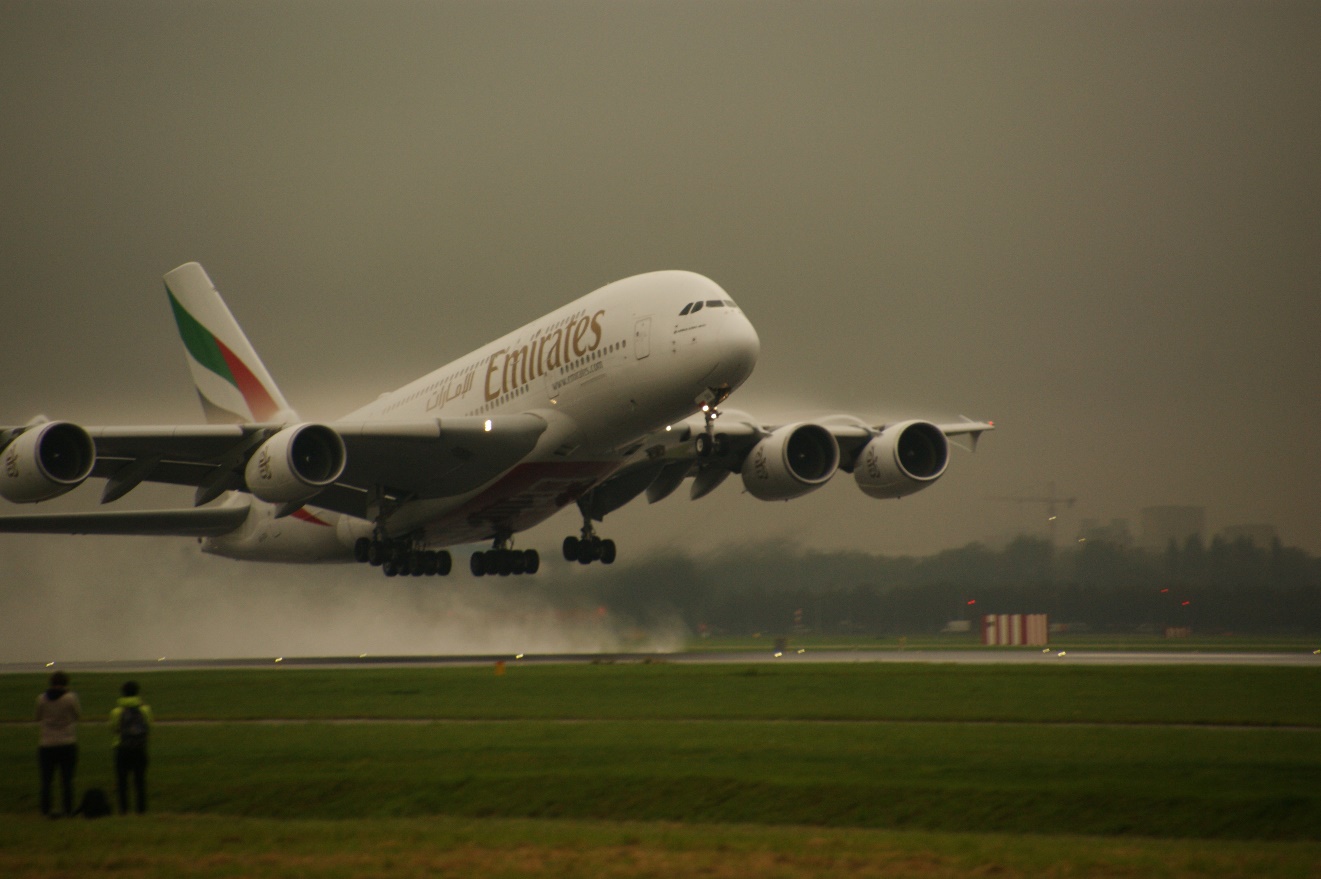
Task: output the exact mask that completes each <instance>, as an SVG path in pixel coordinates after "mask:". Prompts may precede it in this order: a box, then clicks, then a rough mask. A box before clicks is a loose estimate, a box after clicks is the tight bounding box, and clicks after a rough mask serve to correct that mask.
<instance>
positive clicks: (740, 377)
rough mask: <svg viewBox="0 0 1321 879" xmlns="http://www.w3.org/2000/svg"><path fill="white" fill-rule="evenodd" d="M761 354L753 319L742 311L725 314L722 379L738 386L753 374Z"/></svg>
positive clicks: (721, 335) (721, 361) (721, 341)
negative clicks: (749, 318) (748, 317)
mask: <svg viewBox="0 0 1321 879" xmlns="http://www.w3.org/2000/svg"><path fill="white" fill-rule="evenodd" d="M760 354H761V339H760V338H758V337H757V331H756V330H755V329H753V326H752V321H750V320H748V319H747V317H745V316H744V315H743V313H742V312H741V311H740V312H735V313H733V314H727V315H725V319H724V321H723V322H722V326H721V328H720V367H719V370H720V377H721V379H722V380H723V381H724V382H725V383H728V385H729V386H730V387H731V388H736V387H738V386H739V385H741V384H742V383H743V382H744V381H745V380H746V379H747V378H748V376H750V375H752V370H753V367H755V366H756V365H757V357H758V355H760Z"/></svg>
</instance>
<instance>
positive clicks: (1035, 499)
mask: <svg viewBox="0 0 1321 879" xmlns="http://www.w3.org/2000/svg"><path fill="white" fill-rule="evenodd" d="M991 500H993V501H1008V502H1009V503H1015V504H1045V505H1046V522H1047V523H1048V527H1049V529H1050V545H1051V546H1054V545H1055V523H1056V522H1057V521H1059V514H1058V513H1057V510H1058V509H1059V506H1058V505H1059V504H1063V505H1064V506H1065V508H1066V509H1067V508H1069V507H1072V506H1073V503H1074V501H1076V500H1077V498H1073V497H1060V496H1059V495H1058V494H1056V492H1055V481H1054V480H1053V479H1052V480H1051V481H1050V482H1048V483H1046V494H1045V495H1044V496H1031V497H1028V496H1015V497H993V498H991Z"/></svg>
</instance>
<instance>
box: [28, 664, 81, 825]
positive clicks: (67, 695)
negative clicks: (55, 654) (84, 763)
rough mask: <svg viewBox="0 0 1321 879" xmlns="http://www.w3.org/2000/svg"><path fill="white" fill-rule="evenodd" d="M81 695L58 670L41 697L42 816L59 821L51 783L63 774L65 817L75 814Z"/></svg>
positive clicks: (38, 761)
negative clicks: (52, 807)
mask: <svg viewBox="0 0 1321 879" xmlns="http://www.w3.org/2000/svg"><path fill="white" fill-rule="evenodd" d="M81 714H82V707H81V706H80V705H79V704H78V694H77V693H75V692H74V691H73V690H70V689H69V676H68V675H67V674H65V673H64V672H62V671H57V672H55V673H54V674H52V675H51V676H50V687H49V688H48V689H47V690H46V691H45V692H44V693H42V694H41V695H40V696H38V697H37V725H38V730H39V738H38V740H37V765H38V766H39V767H40V768H41V814H43V815H47V816H49V817H51V818H58V817H60V816H59V813H58V812H54V811H52V810H51V795H50V787H51V782H53V781H54V780H55V770H57V769H58V770H59V772H60V793H61V794H62V795H63V796H62V799H63V802H64V814H65V815H72V814H73V772H74V769H75V768H76V767H77V766H78V717H79V715H81Z"/></svg>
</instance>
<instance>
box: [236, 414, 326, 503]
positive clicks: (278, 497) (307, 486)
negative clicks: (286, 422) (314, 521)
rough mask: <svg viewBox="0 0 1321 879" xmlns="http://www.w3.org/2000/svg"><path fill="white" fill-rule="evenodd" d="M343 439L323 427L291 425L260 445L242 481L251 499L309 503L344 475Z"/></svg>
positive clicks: (317, 425) (269, 501)
mask: <svg viewBox="0 0 1321 879" xmlns="http://www.w3.org/2000/svg"><path fill="white" fill-rule="evenodd" d="M344 461H345V452H344V440H342V439H340V436H339V434H337V433H335V431H333V430H331V429H330V428H329V427H326V426H325V425H323V424H295V425H294V426H292V427H286V428H284V429H283V430H281V431H280V432H279V433H277V434H276V435H275V436H273V437H271V438H270V439H268V440H267V441H266V442H264V443H262V444H261V447H260V448H258V449H257V451H256V452H255V453H254V454H253V456H252V457H251V458H249V459H248V466H247V467H246V468H244V471H243V479H244V481H245V482H246V483H247V485H248V491H250V492H252V494H253V496H254V497H257V498H260V499H261V500H264V501H267V502H268V503H273V504H292V503H300V502H303V501H309V500H311V499H312V498H314V497H316V496H317V494H318V493H319V492H320V491H321V489H323V488H325V487H326V486H327V485H330V484H331V483H332V482H334V481H335V480H336V479H338V478H339V475H340V474H341V473H343V472H344Z"/></svg>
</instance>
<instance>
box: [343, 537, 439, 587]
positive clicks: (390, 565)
mask: <svg viewBox="0 0 1321 879" xmlns="http://www.w3.org/2000/svg"><path fill="white" fill-rule="evenodd" d="M353 558H354V559H355V560H357V561H358V562H361V563H364V564H369V565H373V566H375V567H379V568H380V569H381V573H383V574H385V576H387V577H408V576H412V577H437V576H439V577H443V576H445V575H446V574H448V573H449V572H450V569H451V568H452V567H453V564H454V560H453V559H452V558H451V557H450V554H449V552H448V551H446V550H440V551H436V550H430V549H416V548H414V547H413V545H412V543H411V542H410V541H407V540H374V539H372V538H370V537H359V538H358V539H357V541H355V542H354V544H353Z"/></svg>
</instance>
